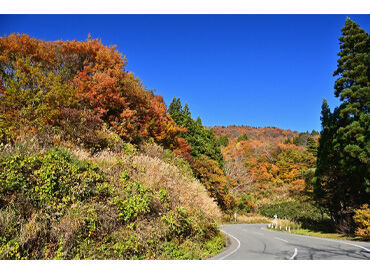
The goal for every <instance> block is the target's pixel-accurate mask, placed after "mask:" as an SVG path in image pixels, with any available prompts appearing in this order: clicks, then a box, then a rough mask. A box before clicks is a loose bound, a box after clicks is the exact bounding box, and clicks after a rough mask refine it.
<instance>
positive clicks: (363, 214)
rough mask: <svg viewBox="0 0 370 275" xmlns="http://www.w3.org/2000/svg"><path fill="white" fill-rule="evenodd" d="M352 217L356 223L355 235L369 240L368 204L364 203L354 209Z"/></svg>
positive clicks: (369, 218) (369, 215) (369, 210)
mask: <svg viewBox="0 0 370 275" xmlns="http://www.w3.org/2000/svg"><path fill="white" fill-rule="evenodd" d="M353 219H354V221H355V223H356V226H357V228H356V231H355V233H356V235H358V236H360V237H362V238H364V239H365V240H370V209H369V205H368V204H364V205H362V206H361V208H360V209H357V210H356V211H355V215H354V216H353Z"/></svg>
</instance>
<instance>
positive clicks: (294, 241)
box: [210, 224, 370, 260]
mask: <svg viewBox="0 0 370 275" xmlns="http://www.w3.org/2000/svg"><path fill="white" fill-rule="evenodd" d="M221 230H222V231H223V232H224V233H225V234H226V235H227V236H228V237H229V240H230V244H229V246H228V247H227V248H226V249H225V250H224V251H222V252H221V253H220V254H218V255H216V256H214V257H212V258H210V260H369V259H370V243H367V242H354V241H341V240H334V239H326V238H318V237H310V236H303V235H296V234H291V233H284V232H277V231H271V230H267V229H266V225H265V224H228V225H223V226H222V228H221Z"/></svg>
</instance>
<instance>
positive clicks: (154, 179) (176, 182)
mask: <svg viewBox="0 0 370 275" xmlns="http://www.w3.org/2000/svg"><path fill="white" fill-rule="evenodd" d="M72 152H73V154H74V155H75V156H76V157H77V158H78V159H80V160H91V161H93V162H94V163H97V164H98V165H99V168H100V169H102V170H103V171H104V173H105V174H106V175H108V176H110V177H111V178H112V179H113V181H117V180H118V178H119V175H120V174H121V173H122V172H124V171H127V172H128V174H129V175H130V176H131V178H130V180H134V181H139V182H141V183H143V184H144V185H145V186H147V187H149V188H151V189H153V190H155V191H159V190H160V189H166V190H167V191H168V195H169V200H170V203H171V208H172V209H174V208H176V207H177V206H184V207H187V208H188V209H196V210H202V211H203V212H204V213H205V215H206V216H208V217H209V218H212V219H215V220H218V221H219V220H220V219H221V211H220V209H219V207H218V206H217V204H216V202H215V201H214V200H213V199H212V198H210V196H209V195H208V192H207V190H206V189H205V187H204V186H203V184H201V183H200V182H199V181H198V180H197V179H195V178H194V177H192V176H191V175H190V174H189V173H188V171H186V169H181V170H180V169H179V168H178V167H176V166H174V165H172V164H171V163H168V162H166V161H165V160H164V158H165V151H164V150H163V148H162V147H160V146H158V145H154V144H145V145H143V146H142V147H141V148H140V153H137V154H135V155H133V156H127V155H123V154H116V153H113V152H110V151H102V152H100V153H98V154H95V155H94V156H92V155H91V154H89V153H88V152H86V151H84V150H81V149H74V150H72ZM172 158H173V159H172V160H171V162H172V161H173V162H175V161H176V160H177V158H178V157H175V156H173V157H172Z"/></svg>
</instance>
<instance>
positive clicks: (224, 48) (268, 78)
mask: <svg viewBox="0 0 370 275" xmlns="http://www.w3.org/2000/svg"><path fill="white" fill-rule="evenodd" d="M346 16H347V15H0V35H8V34H10V33H12V32H19V33H27V34H29V35H31V36H32V37H35V38H38V39H44V40H59V39H62V40H73V39H76V40H85V39H86V37H87V35H88V33H91V35H92V37H93V38H100V39H101V40H102V42H103V43H104V44H106V45H117V47H118V50H119V51H120V52H121V53H123V54H124V55H125V56H126V57H127V60H128V66H127V70H129V71H133V72H134V73H135V74H136V75H137V76H138V77H139V78H140V79H141V80H142V81H143V82H144V84H145V85H146V86H147V87H148V88H150V89H155V90H156V93H158V94H161V95H162V96H163V97H164V99H165V102H166V103H167V104H169V103H170V102H171V100H172V98H173V97H180V98H181V100H182V102H183V103H184V102H186V103H188V104H189V106H190V110H191V112H192V115H193V117H195V118H196V117H197V116H198V115H199V116H200V117H201V118H202V121H203V124H205V125H209V126H212V125H230V124H236V125H251V126H276V127H280V128H284V129H292V130H298V131H306V130H309V131H311V130H312V129H317V130H319V129H320V128H321V125H320V110H321V103H322V99H323V98H326V99H327V100H328V102H329V105H330V107H331V108H333V107H334V106H336V105H338V102H339V101H338V99H336V98H335V96H334V94H333V84H334V78H333V76H332V73H333V71H334V70H335V68H336V60H337V55H336V54H337V52H338V50H339V43H338V37H339V36H340V29H341V28H342V26H343V25H344V21H345V18H346ZM349 16H350V18H351V19H352V20H354V21H356V22H357V23H358V24H360V26H361V27H362V28H364V29H365V30H366V31H367V32H369V29H370V16H369V15H349Z"/></svg>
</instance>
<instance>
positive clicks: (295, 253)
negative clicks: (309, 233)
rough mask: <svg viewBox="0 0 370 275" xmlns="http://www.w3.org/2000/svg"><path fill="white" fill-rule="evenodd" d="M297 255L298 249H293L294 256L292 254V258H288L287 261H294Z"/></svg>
mask: <svg viewBox="0 0 370 275" xmlns="http://www.w3.org/2000/svg"><path fill="white" fill-rule="evenodd" d="M297 254H298V249H297V248H294V254H293V256H292V257H290V259H289V260H294V258H295V257H296V256H297Z"/></svg>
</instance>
